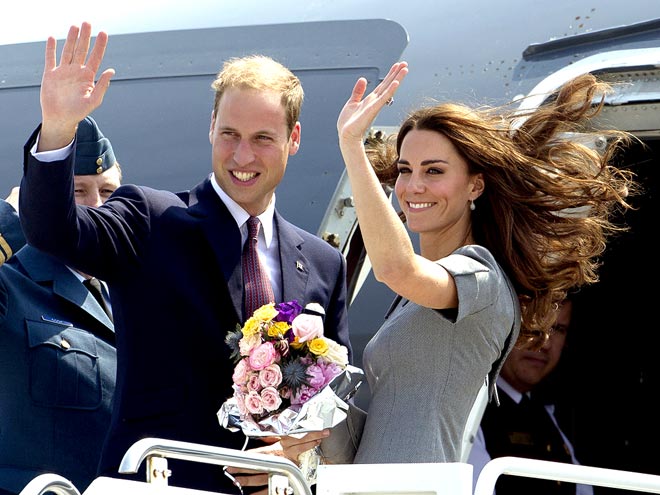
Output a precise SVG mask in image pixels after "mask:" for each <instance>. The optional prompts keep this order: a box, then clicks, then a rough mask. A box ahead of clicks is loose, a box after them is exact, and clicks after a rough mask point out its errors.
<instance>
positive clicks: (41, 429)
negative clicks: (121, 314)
mask: <svg viewBox="0 0 660 495" xmlns="http://www.w3.org/2000/svg"><path fill="white" fill-rule="evenodd" d="M77 136H78V144H77V148H76V167H75V177H74V186H73V187H75V193H76V203H77V204H79V205H86V206H88V207H96V206H99V205H100V204H102V203H103V202H105V200H106V199H107V198H108V197H109V196H110V195H111V194H112V192H113V191H114V190H115V189H116V188H117V187H119V185H120V183H121V169H120V166H119V164H118V163H117V160H116V158H115V155H114V152H113V149H112V145H111V143H110V141H109V140H108V139H107V138H105V137H104V136H103V134H102V133H101V131H100V130H99V128H98V126H97V124H96V122H95V121H94V120H93V119H92V118H91V117H88V118H86V119H85V120H84V121H82V122H80V124H79V125H78V130H77ZM0 203H2V204H0V229H2V232H1V233H2V237H0V251H1V252H2V253H3V255H4V257H5V259H8V258H11V259H8V261H6V262H5V263H4V264H3V265H2V266H1V267H0V355H1V356H2V357H1V358H0V495H6V494H17V493H19V492H20V491H21V490H22V489H23V488H24V486H25V485H26V484H27V483H28V482H29V481H30V480H32V479H33V478H34V477H35V476H37V475H39V474H42V473H47V472H49V473H56V474H59V475H61V476H64V477H65V478H67V479H69V480H70V481H72V482H73V483H74V485H75V486H76V487H77V488H78V490H79V491H80V492H82V491H84V490H85V489H86V488H87V486H88V484H89V483H90V482H91V481H92V480H93V479H94V478H95V476H96V470H97V464H98V456H99V454H100V452H101V447H102V443H103V439H104V437H105V433H106V430H107V427H108V425H109V421H110V409H111V399H112V394H113V391H114V388H115V373H116V352H115V334H114V325H113V322H112V319H111V315H108V314H106V312H105V311H104V310H103V307H102V305H101V304H99V302H98V301H97V300H96V299H95V297H94V296H93V294H92V293H90V291H89V290H88V289H87V288H86V287H85V286H84V285H83V283H82V282H83V281H85V280H86V279H87V278H89V277H88V276H87V275H85V274H82V273H80V272H77V271H74V270H72V269H70V268H69V267H67V266H66V265H64V264H62V263H61V262H59V261H57V260H56V259H55V258H53V257H51V256H49V255H47V254H45V253H43V252H41V251H38V250H37V249H35V248H33V247H32V246H25V247H23V248H22V249H20V250H17V249H18V247H20V245H21V244H22V243H23V242H24V241H22V242H21V239H22V238H23V234H22V232H21V229H20V224H19V220H18V216H17V212H16V210H15V209H14V208H13V207H12V206H11V204H9V202H5V201H1V200H0ZM2 240H11V244H10V243H9V242H7V243H3V242H2ZM7 246H9V249H8V248H7ZM12 255H13V256H12ZM3 261H4V260H3ZM106 296H107V294H106ZM102 302H104V301H102Z"/></svg>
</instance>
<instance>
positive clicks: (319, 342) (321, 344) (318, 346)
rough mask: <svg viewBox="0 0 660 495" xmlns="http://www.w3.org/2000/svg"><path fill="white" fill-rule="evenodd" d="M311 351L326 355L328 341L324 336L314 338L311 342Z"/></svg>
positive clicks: (318, 354)
mask: <svg viewBox="0 0 660 495" xmlns="http://www.w3.org/2000/svg"><path fill="white" fill-rule="evenodd" d="M309 352H311V353H312V354H315V355H317V356H324V355H325V354H326V353H327V352H328V343H327V342H326V341H325V339H324V338H323V337H319V338H317V339H312V340H311V341H310V342H309Z"/></svg>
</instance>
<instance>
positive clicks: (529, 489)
mask: <svg viewBox="0 0 660 495" xmlns="http://www.w3.org/2000/svg"><path fill="white" fill-rule="evenodd" d="M572 311H573V301H572V300H571V299H570V296H569V298H567V299H566V300H564V302H563V303H561V304H560V306H559V309H558V310H557V313H556V318H557V319H556V321H555V324H554V325H553V327H552V329H551V331H550V334H549V336H548V338H547V340H546V341H545V343H544V344H543V345H542V346H541V348H540V349H539V350H538V351H532V350H525V349H518V348H516V349H513V350H512V351H511V353H510V354H509V356H508V357H507V359H506V361H505V362H504V366H502V371H501V373H500V376H499V378H498V379H497V391H498V395H499V398H500V406H499V407H497V406H496V405H495V404H493V403H491V404H488V405H487V406H486V410H485V411H484V416H483V418H482V420H481V425H480V427H479V430H478V431H477V435H476V437H475V442H474V445H473V446H472V450H471V451H470V456H469V458H468V463H470V464H472V466H473V467H474V470H473V474H474V482H475V484H476V480H477V478H478V477H479V473H481V470H482V469H483V467H484V466H485V465H486V463H487V462H488V461H490V460H491V459H493V458H495V457H505V456H514V457H526V458H531V459H542V460H546V461H555V462H568V463H572V464H579V462H578V461H577V459H576V458H575V452H574V450H573V446H572V444H571V442H570V441H569V439H568V437H567V436H566V435H565V434H564V432H563V431H562V429H561V428H560V426H559V423H558V422H557V419H556V417H555V414H554V413H555V405H554V404H553V403H552V402H551V401H548V400H547V399H548V398H549V397H547V394H546V396H544V395H543V390H542V389H543V388H544V387H543V385H544V384H547V383H548V381H549V380H550V379H551V376H552V372H553V371H554V370H555V368H556V367H557V365H558V364H559V361H560V359H561V355H562V351H563V350H564V347H565V345H566V336H567V333H568V330H569V328H570V326H571V315H572ZM495 488H496V491H497V493H498V494H499V495H506V494H518V493H537V494H548V495H550V494H557V495H559V494H573V495H574V494H576V493H577V495H592V494H593V487H592V486H591V485H577V487H576V485H575V484H572V483H562V482H559V481H551V480H539V479H532V478H525V477H522V476H500V478H499V479H498V481H497V484H496V487H495ZM576 488H577V491H576Z"/></svg>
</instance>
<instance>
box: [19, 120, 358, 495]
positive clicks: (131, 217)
mask: <svg viewBox="0 0 660 495" xmlns="http://www.w3.org/2000/svg"><path fill="white" fill-rule="evenodd" d="M35 135H36V131H35V134H33V136H32V138H31V139H30V140H29V141H28V143H27V144H26V146H25V170H24V174H25V175H24V178H23V181H22V184H21V194H20V209H21V222H22V223H23V230H24V232H25V235H26V238H27V239H28V242H29V243H30V244H33V245H35V246H37V247H39V248H41V249H43V250H45V251H48V252H50V253H51V254H53V255H55V256H57V257H59V258H61V259H63V260H64V261H65V262H66V263H70V264H72V265H76V266H77V267H79V268H80V269H81V270H82V271H84V272H86V273H89V274H91V275H94V276H96V277H98V278H100V279H102V280H105V281H106V282H108V284H109V286H110V293H111V295H112V306H113V313H114V321H115V327H116V333H117V349H118V367H117V369H118V375H117V388H116V394H115V404H114V406H115V407H114V411H113V417H112V424H111V429H110V434H109V437H108V442H107V444H106V445H105V448H104V451H103V456H102V461H101V462H102V464H101V469H102V473H103V474H106V475H112V476H118V475H117V469H118V466H119V464H120V461H121V459H122V457H123V455H124V453H125V452H126V450H127V449H128V448H129V447H130V446H131V445H132V444H133V443H134V442H136V441H137V440H139V439H141V438H144V437H159V438H166V439H172V440H178V441H186V442H195V443H201V444H207V445H214V446H221V447H228V448H237V449H240V448H241V447H242V446H243V443H244V437H243V434H242V433H240V432H237V433H232V432H230V431H228V430H226V429H224V428H222V427H221V426H220V424H219V423H218V420H217V412H218V410H219V409H220V407H221V405H222V403H223V402H224V401H225V400H227V399H228V398H230V397H231V396H232V372H233V362H232V361H231V360H230V359H229V355H230V349H229V347H228V346H227V345H226V344H225V342H224V339H225V337H226V335H227V332H228V331H231V330H234V329H235V328H236V325H237V324H239V323H240V324H242V323H244V321H245V320H246V319H247V316H251V315H243V314H241V313H242V299H243V281H242V273H241V263H240V259H241V235H240V231H239V228H238V226H237V225H236V222H235V221H234V219H233V217H232V216H231V214H230V213H229V211H228V210H227V208H226V207H225V205H224V203H222V201H221V199H220V198H219V196H218V195H217V193H216V192H215V191H214V189H213V187H212V185H211V182H210V179H209V178H207V179H206V180H204V181H203V182H202V183H200V184H199V185H197V186H196V187H195V188H194V189H193V190H191V191H189V192H185V193H179V194H174V193H170V192H167V191H157V190H154V189H151V188H148V187H138V186H133V185H125V186H122V187H120V188H119V189H117V191H115V193H114V194H113V195H112V197H111V198H110V199H109V200H108V201H107V202H106V203H105V204H104V205H103V206H101V207H99V208H93V209H92V208H86V207H83V206H79V207H77V208H76V206H75V204H74V197H73V189H72V180H73V179H72V177H73V163H72V161H73V156H74V153H71V154H70V155H69V156H68V157H67V158H66V159H65V160H62V161H57V162H52V163H40V162H39V161H38V160H37V159H36V158H35V157H34V156H32V155H31V153H30V152H29V150H30V148H31V146H32V145H33V143H34V137H35ZM274 222H276V227H277V233H278V236H279V238H278V242H279V249H280V262H281V269H282V281H281V284H282V285H281V286H282V292H283V299H284V300H285V301H289V300H292V299H297V300H298V302H299V303H300V304H301V305H303V306H305V305H306V304H307V303H310V302H317V303H319V304H320V305H321V306H323V308H324V309H325V313H326V316H325V335H326V336H327V337H329V338H331V339H334V340H336V341H338V342H339V343H340V344H343V345H345V346H347V347H348V348H349V352H350V343H349V340H348V328H347V327H348V321H347V307H346V281H345V276H346V266H345V260H344V258H343V256H342V254H341V253H340V252H339V251H338V250H337V249H335V248H333V247H331V246H330V245H329V244H327V243H326V242H325V241H323V240H321V239H320V238H318V237H317V236H315V235H312V234H310V233H308V232H305V231H303V230H301V229H299V228H297V227H295V226H294V225H292V224H291V223H289V222H287V221H286V220H284V219H283V218H282V217H281V216H280V215H279V213H277V211H276V212H275V216H274ZM169 466H170V469H171V470H172V477H171V478H170V480H169V483H170V484H171V485H174V486H186V487H190V488H197V489H206V490H213V491H225V492H236V488H235V487H234V486H233V485H232V484H231V482H230V481H229V480H228V478H227V477H225V476H224V475H223V474H222V472H221V469H220V468H219V467H218V466H211V465H205V464H197V463H191V462H185V461H179V462H176V461H170V462H169ZM143 476H144V475H140V476H139V478H138V479H142V480H144V477H143Z"/></svg>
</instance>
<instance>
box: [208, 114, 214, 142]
mask: <svg viewBox="0 0 660 495" xmlns="http://www.w3.org/2000/svg"><path fill="white" fill-rule="evenodd" d="M214 128H215V110H214V111H213V112H211V123H210V124H209V142H210V143H211V144H213V129H214Z"/></svg>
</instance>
